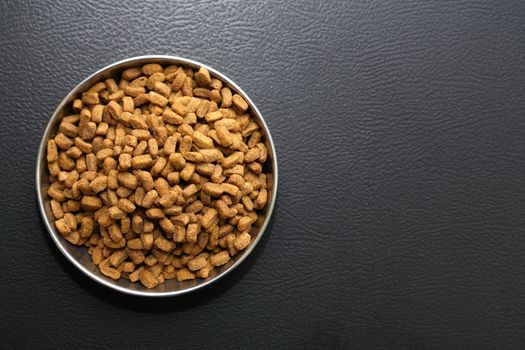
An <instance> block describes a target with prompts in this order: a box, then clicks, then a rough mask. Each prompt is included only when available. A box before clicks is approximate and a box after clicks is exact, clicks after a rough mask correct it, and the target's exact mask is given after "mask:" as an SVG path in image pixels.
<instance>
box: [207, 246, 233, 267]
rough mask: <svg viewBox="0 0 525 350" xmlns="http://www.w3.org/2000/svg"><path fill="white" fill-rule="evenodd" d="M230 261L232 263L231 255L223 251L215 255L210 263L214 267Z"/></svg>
mask: <svg viewBox="0 0 525 350" xmlns="http://www.w3.org/2000/svg"><path fill="white" fill-rule="evenodd" d="M228 261H230V255H229V254H228V252H227V251H226V250H223V251H221V252H220V253H217V254H214V255H212V256H211V257H210V263H211V264H212V265H213V266H222V265H224V264H226V263H227V262H228Z"/></svg>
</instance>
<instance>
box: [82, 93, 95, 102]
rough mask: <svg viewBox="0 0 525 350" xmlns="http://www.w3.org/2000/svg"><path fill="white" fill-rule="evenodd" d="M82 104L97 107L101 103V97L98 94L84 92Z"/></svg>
mask: <svg viewBox="0 0 525 350" xmlns="http://www.w3.org/2000/svg"><path fill="white" fill-rule="evenodd" d="M82 103H84V104H87V105H96V104H97V103H99V97H98V93H97V92H84V93H83V94H82Z"/></svg>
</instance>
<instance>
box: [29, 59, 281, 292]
mask: <svg viewBox="0 0 525 350" xmlns="http://www.w3.org/2000/svg"><path fill="white" fill-rule="evenodd" d="M145 63H159V64H161V65H169V64H176V65H179V66H185V67H191V68H199V67H206V68H207V69H208V70H209V72H210V74H211V76H212V77H215V78H217V79H220V80H222V81H223V83H224V84H225V85H226V86H228V87H230V89H232V91H235V92H237V93H238V94H239V95H241V96H242V97H243V98H244V99H245V100H246V102H247V103H248V104H249V107H250V111H251V114H252V116H253V118H255V120H256V121H257V122H258V124H259V126H260V128H261V132H262V133H263V134H264V138H265V140H266V147H267V149H268V161H267V162H266V164H265V167H268V169H267V170H268V172H269V173H270V174H271V175H269V176H268V179H269V180H268V182H269V183H268V196H269V198H268V203H267V205H266V208H265V209H264V210H263V211H262V212H261V213H260V214H259V215H261V216H262V217H263V218H264V221H263V223H262V225H261V226H260V227H256V228H255V231H253V232H252V236H253V237H254V238H253V241H252V243H251V244H250V246H249V247H248V248H246V249H245V250H244V251H242V252H239V254H237V255H236V256H235V257H233V258H232V259H231V260H230V262H228V263H227V264H226V265H223V266H221V267H219V268H215V269H214V270H213V271H212V272H211V273H210V276H209V277H208V278H207V279H196V280H193V281H184V282H178V281H176V280H167V281H166V282H165V283H163V284H161V285H159V286H157V287H155V288H153V289H147V288H145V287H143V286H142V285H141V284H140V283H133V282H130V281H128V280H125V279H123V278H121V279H119V280H117V281H114V280H112V279H109V278H107V277H105V276H104V275H102V274H101V273H100V271H99V270H98V267H97V266H96V265H94V264H93V262H92V261H91V256H90V255H89V254H88V251H87V248H86V247H84V246H80V247H79V246H75V245H73V244H71V243H69V242H67V241H66V240H65V239H64V238H62V236H61V235H60V234H59V233H58V232H57V230H56V229H55V227H54V224H53V221H54V217H53V214H52V212H51V207H50V204H49V198H48V196H47V189H48V187H49V173H48V170H47V161H46V151H45V149H46V143H47V140H48V139H49V138H50V137H51V136H52V135H54V134H55V133H56V130H57V128H58V124H59V122H60V120H61V119H62V117H63V116H64V115H67V114H70V113H72V111H71V110H70V106H71V102H72V101H73V100H74V99H75V98H76V97H77V96H80V94H81V93H82V92H83V91H85V90H86V89H87V88H89V87H90V86H91V85H92V84H94V83H96V82H98V81H100V80H102V79H106V78H109V77H114V76H116V75H117V74H118V73H120V72H121V71H123V70H124V69H126V68H130V67H134V66H140V65H143V64H145ZM35 182H36V191H37V198H38V206H39V208H40V213H41V215H42V218H43V220H44V223H45V226H46V228H47V230H48V232H49V234H50V235H51V238H52V239H53V241H54V242H55V244H56V245H57V247H58V249H59V250H60V251H61V252H62V254H64V256H65V257H66V258H67V259H68V260H69V261H71V263H72V264H73V265H75V266H76V267H77V268H78V269H79V270H80V271H82V272H83V273H84V274H86V275H87V276H88V277H90V278H91V279H93V280H94V281H96V282H98V283H100V284H102V285H104V286H106V287H109V288H111V289H114V290H117V291H119V292H123V293H126V294H132V295H137V296H145V297H165V296H174V295H180V294H184V293H188V292H192V291H195V290H198V289H201V288H203V287H205V286H207V285H210V284H212V283H213V282H215V281H217V280H219V279H220V278H222V277H223V276H225V275H226V274H228V273H229V272H231V271H233V270H234V269H235V268H236V267H237V266H239V264H240V263H241V262H242V261H243V260H244V259H246V257H247V256H248V255H249V254H250V253H251V252H252V251H253V249H254V248H255V246H256V245H257V243H258V242H259V240H260V239H261V237H262V235H263V233H264V231H265V229H266V226H267V225H268V222H269V220H270V216H271V214H272V210H273V207H274V204H275V197H276V194H277V158H276V155H275V147H274V144H273V141H272V137H271V135H270V131H269V129H268V126H267V125H266V123H265V121H264V119H263V117H262V115H261V113H260V112H259V110H258V109H257V107H256V106H255V104H254V103H253V101H252V100H251V99H250V98H249V97H248V95H247V94H246V93H245V92H244V91H243V90H242V89H241V88H240V87H239V86H237V84H235V83H234V82H233V81H232V80H231V79H229V78H228V77H226V76H225V75H224V74H222V73H220V72H219V71H217V70H215V69H213V68H211V67H209V66H207V65H204V64H202V63H199V62H196V61H193V60H190V59H186V58H182V57H175V56H164V55H152V56H139V57H132V58H128V59H125V60H122V61H119V62H115V63H113V64H110V65H108V66H106V67H104V68H102V69H101V70H99V71H97V72H95V73H93V74H92V75H91V76H89V77H88V78H86V79H85V80H84V81H82V82H81V83H80V84H78V85H77V86H76V87H75V88H74V89H73V90H72V91H71V92H70V93H69V94H68V95H67V96H66V97H65V98H64V99H63V100H62V102H60V104H59V105H58V107H57V109H56V110H55V112H54V113H53V115H52V116H51V119H50V120H49V122H48V124H47V127H46V129H45V131H44V135H43V137H42V141H41V143H40V148H39V150H38V158H37V164H36V181H35Z"/></svg>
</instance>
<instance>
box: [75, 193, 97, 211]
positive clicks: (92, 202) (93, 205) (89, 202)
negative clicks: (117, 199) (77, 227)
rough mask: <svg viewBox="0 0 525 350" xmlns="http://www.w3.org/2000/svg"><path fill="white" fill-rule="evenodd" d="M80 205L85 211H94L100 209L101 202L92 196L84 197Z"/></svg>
mask: <svg viewBox="0 0 525 350" xmlns="http://www.w3.org/2000/svg"><path fill="white" fill-rule="evenodd" d="M80 205H81V206H82V209H84V210H86V211H95V210H98V209H100V208H102V200H100V198H97V197H93V196H84V197H82V200H81V201H80Z"/></svg>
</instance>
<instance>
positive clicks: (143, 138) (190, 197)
mask: <svg viewBox="0 0 525 350" xmlns="http://www.w3.org/2000/svg"><path fill="white" fill-rule="evenodd" d="M72 111H73V114H71V115H67V116H65V117H64V118H63V119H62V120H61V122H60V124H59V127H58V131H57V134H56V135H55V136H54V138H52V139H50V140H49V141H48V142H47V162H48V169H49V180H50V181H49V182H50V187H49V190H48V191H47V193H48V195H49V197H50V206H51V209H52V212H53V215H54V217H55V219H56V221H55V227H56V229H57V230H58V232H59V233H60V234H61V235H62V236H63V237H64V238H65V239H66V240H68V241H69V242H71V243H72V244H75V245H84V246H86V247H88V251H89V254H90V255H91V257H92V260H93V263H94V264H96V265H98V268H99V269H100V272H101V273H102V274H104V275H105V276H107V277H109V278H112V279H114V280H117V279H119V278H125V279H128V280H130V281H132V282H137V281H140V282H141V283H142V284H143V285H144V286H145V287H147V288H154V287H156V286H157V285H158V284H160V283H163V282H164V281H165V280H168V279H174V278H176V279H177V280H178V281H185V280H191V279H195V278H208V276H209V275H210V272H211V271H212V270H213V269H214V268H215V267H217V266H222V265H224V264H226V263H227V262H228V261H229V260H230V258H231V257H233V256H235V255H236V254H237V253H238V252H239V251H241V250H244V249H246V247H248V246H249V245H250V243H251V241H252V236H251V234H252V233H253V232H254V230H255V229H256V228H257V226H258V225H260V224H261V222H262V217H260V216H258V212H260V210H261V209H264V208H265V206H266V203H267V199H268V192H267V183H268V181H269V180H270V176H271V175H270V174H266V173H265V171H264V167H263V166H264V164H265V162H266V161H267V158H268V151H267V148H266V146H265V143H264V141H265V140H264V137H263V134H262V133H261V131H260V130H259V126H258V124H257V123H256V122H255V120H254V119H253V118H252V116H251V115H250V111H249V106H248V104H247V103H246V101H245V100H244V99H243V98H242V97H241V96H239V95H238V94H235V93H234V92H232V91H231V90H230V88H228V87H226V86H224V85H223V82H222V81H221V80H219V79H215V78H212V77H211V76H210V73H209V72H208V70H207V69H205V68H200V69H199V70H198V71H194V70H193V69H191V68H184V67H178V66H175V65H171V66H167V67H163V66H161V65H159V64H155V63H152V64H146V65H144V66H142V67H135V68H129V69H126V70H124V71H123V72H122V74H121V77H120V80H119V81H118V82H117V81H116V80H115V79H113V78H110V79H106V80H105V81H101V82H98V83H96V84H94V85H93V86H92V87H91V88H89V89H88V90H87V91H85V92H84V93H82V96H81V97H79V98H78V99H76V100H74V101H73V103H72Z"/></svg>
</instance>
